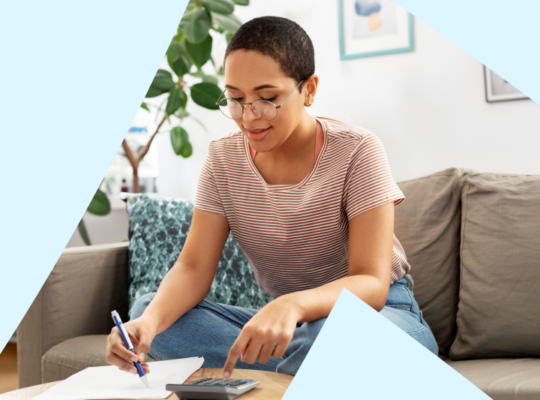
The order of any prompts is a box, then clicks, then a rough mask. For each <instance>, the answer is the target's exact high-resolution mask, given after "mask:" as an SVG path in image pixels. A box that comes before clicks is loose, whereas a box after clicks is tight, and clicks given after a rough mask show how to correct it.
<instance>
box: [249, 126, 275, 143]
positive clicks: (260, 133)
mask: <svg viewBox="0 0 540 400" xmlns="http://www.w3.org/2000/svg"><path fill="white" fill-rule="evenodd" d="M270 129H272V127H269V128H266V129H253V128H250V129H248V128H246V131H247V132H248V135H249V137H250V138H251V139H253V140H263V139H264V138H265V137H266V135H268V132H270Z"/></svg>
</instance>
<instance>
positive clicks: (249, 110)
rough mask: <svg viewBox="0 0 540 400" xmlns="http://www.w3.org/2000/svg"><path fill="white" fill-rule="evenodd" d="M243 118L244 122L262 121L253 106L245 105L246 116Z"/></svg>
mask: <svg viewBox="0 0 540 400" xmlns="http://www.w3.org/2000/svg"><path fill="white" fill-rule="evenodd" d="M242 117H243V118H244V121H254V120H257V119H260V118H259V116H258V115H257V114H255V111H253V107H252V106H251V104H246V105H244V115H243V116H242Z"/></svg>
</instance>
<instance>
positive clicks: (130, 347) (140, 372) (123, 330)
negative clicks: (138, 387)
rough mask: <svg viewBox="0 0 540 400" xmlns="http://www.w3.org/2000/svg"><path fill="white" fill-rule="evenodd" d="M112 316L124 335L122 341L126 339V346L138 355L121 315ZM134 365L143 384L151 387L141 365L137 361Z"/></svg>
mask: <svg viewBox="0 0 540 400" xmlns="http://www.w3.org/2000/svg"><path fill="white" fill-rule="evenodd" d="M111 315H112V319H113V320H114V323H115V324H116V327H117V328H118V330H119V331H120V335H122V339H124V343H125V344H126V347H127V348H128V349H129V350H131V351H132V352H133V353H134V354H135V355H137V353H135V349H134V348H133V344H131V340H130V339H129V335H128V333H127V332H126V328H124V324H122V320H121V319H120V315H118V313H117V312H116V310H115V311H113V312H111ZM133 365H135V367H136V368H137V372H138V373H139V376H140V377H141V380H142V381H143V383H144V384H145V385H146V387H149V386H148V380H147V379H146V375H145V373H144V369H143V368H142V367H141V363H140V362H138V361H136V362H134V363H133Z"/></svg>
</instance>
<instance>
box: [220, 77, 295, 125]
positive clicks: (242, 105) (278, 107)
mask: <svg viewBox="0 0 540 400" xmlns="http://www.w3.org/2000/svg"><path fill="white" fill-rule="evenodd" d="M302 82H304V79H302V80H301V81H300V82H298V84H297V85H296V87H295V88H294V89H293V90H292V92H291V93H289V95H288V96H287V97H285V100H283V101H282V102H281V104H280V105H279V106H276V105H275V104H274V103H272V102H271V101H268V100H263V99H258V100H255V101H253V102H251V103H240V102H239V101H238V100H235V99H232V98H230V97H225V98H223V99H222V97H223V95H224V94H225V91H226V90H227V88H225V90H223V92H221V95H220V96H219V99H218V101H216V106H218V107H219V111H221V107H220V106H219V103H220V102H221V101H222V100H227V101H235V102H237V103H238V104H240V107H242V114H240V116H239V117H238V118H229V117H227V116H226V115H225V113H224V112H223V111H221V113H222V114H223V115H224V116H225V117H227V118H229V119H232V120H237V119H240V118H242V117H243V116H244V111H245V109H244V105H248V104H249V105H250V106H251V111H253V114H255V115H257V112H256V111H255V108H254V107H253V103H256V102H258V101H264V102H266V103H270V104H272V105H273V106H274V107H275V108H276V116H275V117H274V118H272V119H263V118H261V117H259V116H258V115H257V117H259V119H262V120H263V121H272V120H273V119H276V117H277V115H278V110H279V109H280V108H281V106H283V103H285V102H286V101H287V99H288V98H289V97H291V94H293V92H294V91H295V90H296V89H297V88H298V86H300V84H301V83H302Z"/></svg>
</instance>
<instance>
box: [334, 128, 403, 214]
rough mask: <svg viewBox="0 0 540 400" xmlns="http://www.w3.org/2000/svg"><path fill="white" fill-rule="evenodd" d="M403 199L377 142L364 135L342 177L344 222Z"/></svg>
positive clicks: (370, 135)
mask: <svg viewBox="0 0 540 400" xmlns="http://www.w3.org/2000/svg"><path fill="white" fill-rule="evenodd" d="M403 200H405V196H404V195H403V192H402V191H401V189H400V188H399V186H398V185H397V183H396V182H395V181H394V178H392V174H391V172H390V166H389V165H388V159H387V157H386V153H385V151H384V148H383V145H382V143H381V141H380V139H379V138H378V137H377V136H375V135H373V134H372V133H368V134H367V135H366V136H365V137H364V138H363V139H362V142H361V143H360V144H359V145H358V146H357V147H356V149H355V150H354V153H353V154H352V156H351V163H350V165H349V171H348V173H347V176H346V178H345V188H344V198H343V203H344V204H343V205H344V208H345V212H346V214H347V218H348V220H349V221H350V220H351V219H352V218H354V217H355V216H357V215H358V214H361V213H363V212H364V211H368V210H371V209H373V208H376V207H378V206H381V205H383V204H385V203H389V202H391V201H393V202H394V205H398V204H400V203H401V202H402V201H403Z"/></svg>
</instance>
